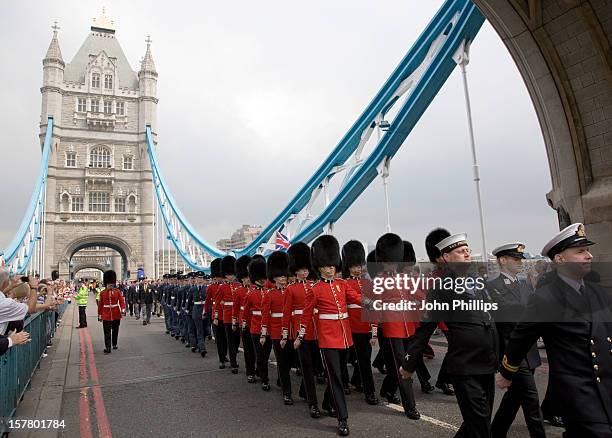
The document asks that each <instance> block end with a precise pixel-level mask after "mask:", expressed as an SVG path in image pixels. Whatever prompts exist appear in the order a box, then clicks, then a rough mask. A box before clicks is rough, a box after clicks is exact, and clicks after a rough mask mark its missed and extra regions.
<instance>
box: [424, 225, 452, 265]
mask: <svg viewBox="0 0 612 438" xmlns="http://www.w3.org/2000/svg"><path fill="white" fill-rule="evenodd" d="M450 235H451V234H450V233H449V232H448V230H445V229H444V228H436V229H435V230H432V231H431V232H430V233H429V234H428V235H427V237H426V238H425V250H426V251H427V256H428V257H429V261H430V262H431V263H436V259H437V258H438V257H440V255H441V254H440V250H439V249H438V248H436V245H437V244H438V243H440V242H442V240H444V239H446V238H447V237H448V236H450Z"/></svg>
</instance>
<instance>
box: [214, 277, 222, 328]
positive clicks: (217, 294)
mask: <svg viewBox="0 0 612 438" xmlns="http://www.w3.org/2000/svg"><path fill="white" fill-rule="evenodd" d="M223 284H224V283H217V284H216V285H217V287H216V288H215V290H214V291H213V296H212V299H213V319H218V320H219V322H223V307H222V305H223V304H222V303H221V292H222V290H221V286H223Z"/></svg>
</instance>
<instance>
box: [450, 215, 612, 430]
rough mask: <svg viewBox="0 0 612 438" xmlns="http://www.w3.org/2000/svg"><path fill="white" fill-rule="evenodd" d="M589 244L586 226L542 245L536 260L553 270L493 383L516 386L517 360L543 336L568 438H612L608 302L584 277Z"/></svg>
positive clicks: (553, 391)
mask: <svg viewBox="0 0 612 438" xmlns="http://www.w3.org/2000/svg"><path fill="white" fill-rule="evenodd" d="M593 244H594V243H593V242H591V241H590V240H589V239H588V238H587V236H586V232H585V229H584V225H583V224H581V223H575V224H572V225H570V226H568V227H566V228H564V229H563V230H561V232H559V233H558V234H557V235H555V236H554V237H553V238H552V239H551V240H550V241H549V242H548V243H547V244H546V245H545V246H544V248H543V249H542V255H544V256H546V257H548V258H550V259H551V260H552V263H553V267H554V271H553V272H552V273H551V275H550V278H549V280H548V281H547V282H546V283H545V284H544V285H542V286H541V287H539V288H538V289H536V291H535V293H534V294H533V295H532V296H531V297H530V299H529V303H528V305H527V309H526V310H525V313H524V316H523V318H522V320H521V322H520V323H519V324H518V325H517V326H516V327H515V328H514V330H513V331H512V333H511V334H510V339H509V341H508V344H507V346H506V351H505V355H504V356H503V359H502V366H501V368H500V374H499V375H498V377H497V384H498V386H500V387H501V388H507V387H508V386H510V385H511V384H512V385H514V379H515V378H517V376H520V366H521V362H522V361H523V358H524V357H525V355H526V354H527V352H528V351H529V349H530V348H531V347H532V345H533V344H534V343H535V342H536V340H537V339H538V337H540V336H541V337H542V338H543V339H544V344H545V346H546V352H547V356H548V363H549V369H550V371H549V388H550V390H551V396H552V397H551V400H553V401H554V403H555V406H554V409H555V412H560V413H561V416H562V417H563V423H564V425H565V429H566V433H565V436H566V437H570V438H578V437H599V438H606V437H607V438H610V437H612V310H611V309H612V299H611V297H610V292H609V291H606V290H604V289H603V288H602V287H600V286H599V285H598V284H596V283H592V282H590V281H588V280H586V279H585V277H586V276H587V274H589V272H591V263H592V260H593V256H592V255H591V253H590V251H589V249H588V247H589V246H590V245H593ZM455 390H456V388H455Z"/></svg>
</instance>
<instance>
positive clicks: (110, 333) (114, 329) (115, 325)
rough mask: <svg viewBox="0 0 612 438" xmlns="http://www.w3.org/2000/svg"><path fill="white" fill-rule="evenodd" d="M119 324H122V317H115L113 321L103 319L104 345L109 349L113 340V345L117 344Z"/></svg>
mask: <svg viewBox="0 0 612 438" xmlns="http://www.w3.org/2000/svg"><path fill="white" fill-rule="evenodd" d="M119 324H121V320H120V319H115V320H113V321H102V328H103V329H104V346H105V347H106V349H107V350H110V349H111V341H112V345H113V347H116V346H117V338H118V337H119Z"/></svg>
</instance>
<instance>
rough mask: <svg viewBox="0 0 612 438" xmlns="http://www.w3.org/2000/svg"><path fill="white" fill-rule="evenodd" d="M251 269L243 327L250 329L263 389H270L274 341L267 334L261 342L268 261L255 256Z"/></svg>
mask: <svg viewBox="0 0 612 438" xmlns="http://www.w3.org/2000/svg"><path fill="white" fill-rule="evenodd" d="M247 269H248V271H249V280H250V281H251V284H252V286H251V290H250V292H249V294H248V295H247V298H246V303H245V305H244V310H243V311H242V329H243V330H247V328H249V329H250V332H251V340H252V341H253V347H254V349H255V358H256V360H257V372H258V374H259V378H260V379H261V389H263V390H264V391H270V379H269V378H268V359H269V358H270V351H271V350H272V341H271V340H270V337H269V336H267V337H266V340H265V342H264V343H263V345H262V344H261V342H260V337H261V308H262V301H263V297H264V295H265V294H266V290H265V289H264V284H265V283H266V281H267V275H266V262H265V261H263V260H261V259H259V258H257V259H256V258H254V257H253V260H251V263H249V265H248V267H247Z"/></svg>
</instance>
